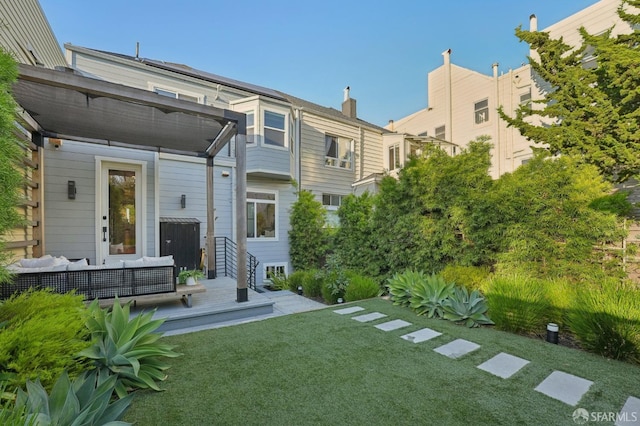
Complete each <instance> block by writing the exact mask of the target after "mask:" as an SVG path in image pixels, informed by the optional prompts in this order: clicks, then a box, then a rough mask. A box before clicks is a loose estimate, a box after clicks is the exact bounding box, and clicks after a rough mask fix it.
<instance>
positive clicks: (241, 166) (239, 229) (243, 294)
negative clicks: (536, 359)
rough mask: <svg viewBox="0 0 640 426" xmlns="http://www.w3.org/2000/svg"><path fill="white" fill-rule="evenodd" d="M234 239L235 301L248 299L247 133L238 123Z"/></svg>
mask: <svg viewBox="0 0 640 426" xmlns="http://www.w3.org/2000/svg"><path fill="white" fill-rule="evenodd" d="M236 172H237V179H236V241H237V247H238V254H237V259H238V273H237V277H238V288H237V300H236V301H237V302H246V301H248V300H249V293H248V290H247V135H246V128H245V125H244V123H241V124H240V123H239V126H238V134H237V135H236Z"/></svg>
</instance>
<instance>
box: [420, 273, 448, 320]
mask: <svg viewBox="0 0 640 426" xmlns="http://www.w3.org/2000/svg"><path fill="white" fill-rule="evenodd" d="M454 287H455V284H454V283H448V282H446V281H445V280H444V278H442V277H441V276H440V275H436V274H431V275H430V276H428V277H426V278H425V279H424V280H423V281H419V282H416V284H415V286H414V287H413V289H412V293H411V304H410V306H411V309H413V310H414V311H416V313H417V314H418V315H425V314H426V315H427V317H429V318H443V317H444V310H443V309H442V306H443V303H444V301H445V300H446V299H447V298H449V297H450V296H451V295H453V291H454Z"/></svg>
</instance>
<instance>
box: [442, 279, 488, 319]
mask: <svg viewBox="0 0 640 426" xmlns="http://www.w3.org/2000/svg"><path fill="white" fill-rule="evenodd" d="M442 309H443V310H444V318H445V319H448V320H450V321H454V322H461V321H464V325H466V326H467V327H477V326H478V325H480V324H493V321H491V320H490V319H489V317H487V316H486V315H485V314H486V312H487V310H488V309H489V307H488V306H487V302H486V300H485V298H484V297H483V296H482V295H481V294H480V292H479V291H478V290H473V291H472V292H471V294H469V291H468V290H467V289H466V288H465V287H462V286H457V287H456V289H455V291H454V293H453V294H452V295H451V296H450V297H449V298H448V299H447V300H445V301H444V302H443V304H442Z"/></svg>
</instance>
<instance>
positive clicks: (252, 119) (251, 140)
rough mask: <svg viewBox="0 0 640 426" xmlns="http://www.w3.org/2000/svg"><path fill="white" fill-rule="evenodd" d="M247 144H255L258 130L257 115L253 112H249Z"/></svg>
mask: <svg viewBox="0 0 640 426" xmlns="http://www.w3.org/2000/svg"><path fill="white" fill-rule="evenodd" d="M246 114H247V143H254V142H255V137H254V135H255V129H256V127H255V126H256V125H255V119H256V117H255V114H254V113H253V111H251V112H247V113H246Z"/></svg>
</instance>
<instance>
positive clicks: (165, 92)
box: [153, 87, 200, 103]
mask: <svg viewBox="0 0 640 426" xmlns="http://www.w3.org/2000/svg"><path fill="white" fill-rule="evenodd" d="M153 91H154V92H156V93H157V94H158V95H162V96H167V97H169V98H174V99H182V100H183V101H191V102H195V103H198V102H200V99H199V98H198V96H194V95H187V94H186V93H180V92H178V91H174V90H169V89H161V88H159V87H155V88H154V89H153Z"/></svg>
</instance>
